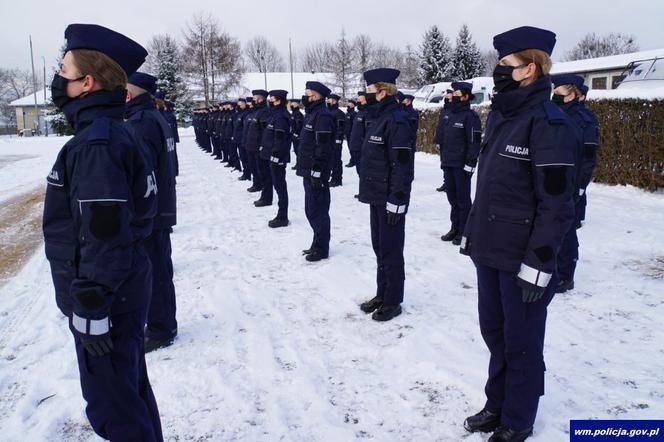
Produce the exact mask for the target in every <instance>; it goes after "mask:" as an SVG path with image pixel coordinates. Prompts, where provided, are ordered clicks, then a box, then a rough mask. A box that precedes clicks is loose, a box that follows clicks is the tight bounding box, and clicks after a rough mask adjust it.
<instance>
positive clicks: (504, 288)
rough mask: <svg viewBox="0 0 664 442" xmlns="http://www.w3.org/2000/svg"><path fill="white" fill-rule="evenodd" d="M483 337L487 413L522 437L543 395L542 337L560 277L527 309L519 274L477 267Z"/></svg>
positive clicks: (552, 280) (551, 282) (528, 305)
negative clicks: (486, 362)
mask: <svg viewBox="0 0 664 442" xmlns="http://www.w3.org/2000/svg"><path fill="white" fill-rule="evenodd" d="M475 267H476V268H477V283H478V293H479V316H480V330H481V332H482V337H483V338H484V342H485V343H486V345H487V347H488V348H489V351H490V352H491V359H490V360H489V378H488V380H487V382H486V386H485V388H484V392H485V393H486V397H487V402H486V408H487V409H488V410H489V411H491V412H493V413H498V414H500V415H501V417H500V422H501V424H502V425H504V426H506V427H508V428H511V429H513V430H517V431H521V430H525V429H526V428H529V427H531V426H532V425H533V423H534V422H535V416H536V414H537V406H538V404H539V398H540V396H542V395H544V371H545V365H544V356H543V349H544V331H545V328H546V313H547V306H548V305H549V303H550V302H551V300H552V299H553V294H554V290H555V287H556V285H557V284H558V277H557V275H555V274H554V275H553V277H552V278H551V281H550V283H549V286H548V287H547V289H546V291H545V292H544V295H543V296H542V298H541V299H540V300H539V301H536V302H533V303H524V302H523V301H522V298H521V296H522V295H521V294H522V291H521V287H519V286H518V285H517V273H516V272H506V271H502V270H498V269H495V268H493V267H488V266H485V265H481V264H479V263H475Z"/></svg>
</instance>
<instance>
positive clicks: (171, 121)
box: [162, 100, 180, 176]
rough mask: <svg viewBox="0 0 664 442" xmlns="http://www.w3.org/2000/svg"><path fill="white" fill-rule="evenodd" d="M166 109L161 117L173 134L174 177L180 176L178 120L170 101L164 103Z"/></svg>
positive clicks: (173, 105)
mask: <svg viewBox="0 0 664 442" xmlns="http://www.w3.org/2000/svg"><path fill="white" fill-rule="evenodd" d="M164 104H165V105H166V107H165V108H164V112H163V113H162V115H163V116H164V118H165V119H166V122H167V123H168V126H169V127H170V128H171V133H172V134H173V141H174V142H175V144H174V145H173V152H174V158H175V176H178V175H180V161H179V160H178V143H179V142H180V134H178V119H177V117H176V116H175V104H174V103H173V102H172V101H168V100H167V101H164Z"/></svg>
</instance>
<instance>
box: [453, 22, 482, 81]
mask: <svg viewBox="0 0 664 442" xmlns="http://www.w3.org/2000/svg"><path fill="white" fill-rule="evenodd" d="M452 65H453V66H454V70H453V71H452V78H453V79H455V80H468V79H470V78H474V77H479V76H480V75H482V73H483V72H484V62H483V60H482V53H481V52H480V50H479V49H478V47H477V45H476V44H475V42H474V41H473V36H472V35H471V34H470V30H469V29H468V26H467V25H465V24H464V25H463V26H461V29H459V34H458V35H457V39H456V47H455V48H454V55H453V57H452Z"/></svg>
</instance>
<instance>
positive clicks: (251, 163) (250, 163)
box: [238, 97, 257, 186]
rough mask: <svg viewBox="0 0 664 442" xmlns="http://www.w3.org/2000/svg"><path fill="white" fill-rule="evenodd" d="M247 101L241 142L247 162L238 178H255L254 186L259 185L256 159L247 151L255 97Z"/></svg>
mask: <svg viewBox="0 0 664 442" xmlns="http://www.w3.org/2000/svg"><path fill="white" fill-rule="evenodd" d="M245 100H246V102H247V111H246V113H245V114H244V118H242V140H241V141H242V142H241V144H240V150H241V151H243V152H244V158H245V164H244V167H243V171H242V176H240V178H238V180H240V181H249V180H253V183H252V186H257V184H256V182H257V174H256V172H255V171H254V169H255V167H256V161H255V159H253V158H252V157H250V155H249V153H248V151H247V130H248V128H249V118H250V116H251V114H252V113H253V112H254V110H255V109H254V97H246V98H245Z"/></svg>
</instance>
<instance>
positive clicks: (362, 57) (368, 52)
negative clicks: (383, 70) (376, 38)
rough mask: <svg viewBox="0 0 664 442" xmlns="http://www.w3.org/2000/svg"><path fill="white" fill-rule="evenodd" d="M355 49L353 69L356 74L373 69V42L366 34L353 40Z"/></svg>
mask: <svg viewBox="0 0 664 442" xmlns="http://www.w3.org/2000/svg"><path fill="white" fill-rule="evenodd" d="M353 46H354V47H355V67H356V70H357V72H360V73H362V72H365V71H368V70H369V69H371V68H372V67H373V64H372V58H373V52H374V42H373V41H372V40H371V37H369V36H368V35H367V34H360V35H358V36H357V37H355V38H354V39H353Z"/></svg>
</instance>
